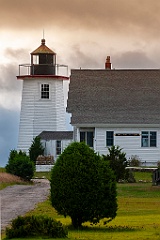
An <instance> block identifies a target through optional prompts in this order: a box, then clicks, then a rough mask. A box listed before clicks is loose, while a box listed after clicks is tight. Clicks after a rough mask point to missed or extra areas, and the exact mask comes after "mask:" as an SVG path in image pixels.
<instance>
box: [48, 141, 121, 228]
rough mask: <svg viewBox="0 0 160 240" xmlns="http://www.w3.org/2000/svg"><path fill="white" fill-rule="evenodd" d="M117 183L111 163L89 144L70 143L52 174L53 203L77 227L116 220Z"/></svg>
mask: <svg viewBox="0 0 160 240" xmlns="http://www.w3.org/2000/svg"><path fill="white" fill-rule="evenodd" d="M116 196H117V192H116V181H115V177H114V174H113V172H112V170H111V169H110V168H109V165H108V162H106V161H104V160H103V159H102V157H100V156H99V155H97V154H96V153H95V152H94V151H93V149H91V148H89V146H87V145H86V144H85V143H83V142H81V143H78V142H74V143H72V144H70V145H69V146H68V147H67V148H66V149H65V150H64V151H63V153H62V154H61V155H60V156H59V158H58V159H57V161H56V163H55V166H54V167H53V168H52V171H51V202H52V206H53V207H54V208H55V209H56V210H57V212H58V213H59V214H62V215H64V216H65V217H66V216H67V215H68V216H70V217H71V219H72V225H73V227H74V228H79V227H81V225H82V223H84V222H86V221H90V222H92V223H97V222H99V220H100V219H102V218H108V220H112V219H113V218H115V216H116V211H117V199H116Z"/></svg>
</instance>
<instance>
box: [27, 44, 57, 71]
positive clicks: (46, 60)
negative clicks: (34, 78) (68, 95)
mask: <svg viewBox="0 0 160 240" xmlns="http://www.w3.org/2000/svg"><path fill="white" fill-rule="evenodd" d="M55 66H56V53H55V52H53V51H52V50H51V49H49V48H48V47H47V46H46V45H45V39H42V40H41V45H40V46H39V47H38V48H37V49H36V50H34V51H33V52H32V53H31V75H55Z"/></svg>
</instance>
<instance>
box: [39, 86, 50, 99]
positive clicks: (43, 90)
mask: <svg viewBox="0 0 160 240" xmlns="http://www.w3.org/2000/svg"><path fill="white" fill-rule="evenodd" d="M41 98H43V99H49V84H41Z"/></svg>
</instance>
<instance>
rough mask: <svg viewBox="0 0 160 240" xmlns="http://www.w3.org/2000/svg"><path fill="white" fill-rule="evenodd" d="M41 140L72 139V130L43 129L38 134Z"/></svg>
mask: <svg viewBox="0 0 160 240" xmlns="http://www.w3.org/2000/svg"><path fill="white" fill-rule="evenodd" d="M39 137H40V138H41V139H42V140H46V141H48V140H67V139H68V140H69V139H73V131H43V132H41V133H40V134H39Z"/></svg>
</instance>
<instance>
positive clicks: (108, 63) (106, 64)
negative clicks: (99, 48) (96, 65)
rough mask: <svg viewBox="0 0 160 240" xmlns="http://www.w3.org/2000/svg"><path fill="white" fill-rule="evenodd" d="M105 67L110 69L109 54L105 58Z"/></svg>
mask: <svg viewBox="0 0 160 240" xmlns="http://www.w3.org/2000/svg"><path fill="white" fill-rule="evenodd" d="M105 69H107V70H111V62H110V56H107V58H106V62H105Z"/></svg>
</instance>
